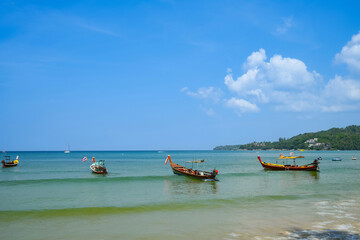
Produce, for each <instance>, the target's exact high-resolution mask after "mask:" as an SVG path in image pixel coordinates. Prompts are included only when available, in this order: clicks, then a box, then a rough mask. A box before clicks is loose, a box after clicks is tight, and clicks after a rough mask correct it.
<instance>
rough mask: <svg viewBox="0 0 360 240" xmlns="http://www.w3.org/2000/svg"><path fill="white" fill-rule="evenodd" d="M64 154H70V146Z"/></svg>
mask: <svg viewBox="0 0 360 240" xmlns="http://www.w3.org/2000/svg"><path fill="white" fill-rule="evenodd" d="M64 153H70V146H69V145H68V149H67V150H65V151H64Z"/></svg>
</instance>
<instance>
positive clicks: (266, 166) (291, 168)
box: [258, 156, 319, 171]
mask: <svg viewBox="0 0 360 240" xmlns="http://www.w3.org/2000/svg"><path fill="white" fill-rule="evenodd" d="M258 160H259V162H260V163H261V165H262V166H263V168H264V169H268V170H278V171H318V170H319V166H318V164H309V165H303V166H298V165H281V164H273V163H265V162H263V161H262V160H261V158H260V156H258Z"/></svg>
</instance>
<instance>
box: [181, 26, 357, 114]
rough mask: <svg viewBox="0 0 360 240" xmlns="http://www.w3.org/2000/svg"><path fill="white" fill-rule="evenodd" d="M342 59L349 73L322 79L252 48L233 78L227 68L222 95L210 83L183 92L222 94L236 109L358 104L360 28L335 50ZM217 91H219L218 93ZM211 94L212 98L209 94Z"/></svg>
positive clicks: (330, 108)
mask: <svg viewBox="0 0 360 240" xmlns="http://www.w3.org/2000/svg"><path fill="white" fill-rule="evenodd" d="M335 59H336V60H337V61H338V62H340V63H345V64H346V65H347V66H348V67H349V69H350V71H351V73H354V74H355V75H354V76H352V77H344V76H339V75H335V76H334V78H332V79H329V80H328V81H324V80H323V77H322V76H321V75H320V74H319V73H318V72H316V71H315V70H309V69H308V67H307V66H306V64H305V63H304V62H303V61H301V60H299V59H296V58H290V57H283V56H282V55H280V54H275V55H274V56H272V57H270V58H269V59H268V57H267V56H266V52H265V49H263V48H260V49H259V50H258V51H255V52H252V53H251V54H250V55H249V56H248V57H247V60H246V62H244V63H243V69H244V73H243V74H242V75H240V76H239V77H237V78H234V77H233V72H232V70H231V69H230V68H229V69H228V70H227V75H226V76H225V78H224V84H225V86H226V87H227V89H228V90H229V91H228V92H227V93H226V94H223V93H224V92H223V91H222V90H221V89H215V88H214V87H208V88H199V90H198V91H197V92H191V91H189V90H188V89H187V88H186V91H185V90H184V91H185V92H186V93H187V94H188V95H190V96H193V97H198V98H203V99H206V98H214V96H216V99H217V102H218V101H219V100H220V98H221V97H222V95H225V96H224V98H223V99H222V102H223V106H225V107H228V108H232V109H234V110H235V111H236V112H237V113H255V112H259V111H261V108H262V107H264V106H265V105H267V106H269V107H270V108H271V109H273V110H275V111H293V112H313V111H321V112H341V111H354V110H358V109H360V76H359V75H357V73H360V32H359V33H358V34H357V35H354V36H352V38H351V40H350V41H349V42H348V43H347V44H346V45H345V46H344V47H343V48H342V50H341V52H340V53H337V54H336V55H335ZM219 93H221V94H219ZM211 96H213V97H211Z"/></svg>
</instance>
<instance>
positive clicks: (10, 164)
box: [1, 156, 19, 168]
mask: <svg viewBox="0 0 360 240" xmlns="http://www.w3.org/2000/svg"><path fill="white" fill-rule="evenodd" d="M1 163H2V165H3V168H6V167H16V166H17V165H18V163H19V156H16V159H15V160H13V161H12V160H10V156H5V159H4V160H2V161H1Z"/></svg>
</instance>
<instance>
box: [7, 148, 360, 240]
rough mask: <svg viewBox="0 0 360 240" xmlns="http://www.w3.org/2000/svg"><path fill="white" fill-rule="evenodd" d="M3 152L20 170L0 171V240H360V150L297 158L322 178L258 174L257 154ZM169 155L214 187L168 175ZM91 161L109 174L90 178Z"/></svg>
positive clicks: (272, 155) (270, 156)
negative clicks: (315, 165)
mask: <svg viewBox="0 0 360 240" xmlns="http://www.w3.org/2000/svg"><path fill="white" fill-rule="evenodd" d="M9 154H10V155H11V156H12V157H13V158H15V157H16V155H19V156H20V158H19V160H20V163H19V165H18V166H17V167H15V168H4V169H1V170H0V172H1V173H0V196H1V201H0V224H1V226H2V230H1V231H0V239H169V238H172V239H184V238H185V239H334V238H338V239H360V235H359V234H360V230H359V229H360V210H359V209H360V153H359V152H352V151H324V152H321V151H313V152H312V151H306V152H302V153H300V152H295V154H296V155H298V154H302V155H304V156H305V159H304V160H299V161H298V162H297V163H298V164H301V163H304V164H305V163H310V162H312V161H313V160H314V159H315V158H317V157H319V156H321V157H322V158H323V160H321V163H320V172H289V171H286V172H282V171H280V172H278V171H265V170H263V168H262V167H261V165H260V163H259V162H258V161H257V158H256V157H257V155H260V156H261V157H262V159H263V160H264V161H266V162H275V160H276V159H277V157H278V156H279V154H280V152H278V151H260V152H251V151H239V152H237V151H236V152H235V151H231V152H230V151H229V152H227V151H143V152H137V151H133V152H131V151H130V152H71V153H70V154H64V153H63V152H13V153H9ZM168 154H170V155H171V157H172V160H173V162H176V163H179V164H181V165H182V164H184V161H189V160H195V159H206V165H205V166H204V168H205V169H204V170H212V169H213V168H214V167H216V169H218V170H219V175H218V180H219V181H216V182H204V181H200V180H195V179H191V178H187V177H183V176H177V175H174V174H173V173H172V170H171V168H170V166H169V165H167V166H164V162H165V159H166V157H167V155H168ZM84 156H87V157H88V158H89V159H90V160H89V161H87V162H81V159H82V158H83V157H84ZM92 156H95V157H96V159H98V160H99V159H104V160H105V163H106V166H107V168H108V171H109V174H108V175H105V176H103V175H96V174H92V173H91V170H90V168H89V166H90V164H91V157H92ZM353 156H356V157H357V159H358V160H355V161H354V160H351V158H352V157H353ZM334 157H341V158H342V159H343V161H341V162H333V161H331V159H332V158H334Z"/></svg>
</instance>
